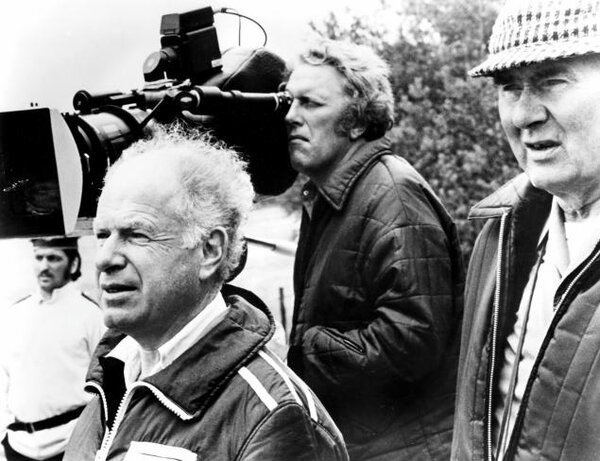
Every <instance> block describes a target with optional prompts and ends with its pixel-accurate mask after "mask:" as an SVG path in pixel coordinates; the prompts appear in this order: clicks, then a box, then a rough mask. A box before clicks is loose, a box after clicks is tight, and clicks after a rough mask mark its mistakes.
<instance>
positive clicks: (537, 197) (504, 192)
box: [469, 173, 552, 219]
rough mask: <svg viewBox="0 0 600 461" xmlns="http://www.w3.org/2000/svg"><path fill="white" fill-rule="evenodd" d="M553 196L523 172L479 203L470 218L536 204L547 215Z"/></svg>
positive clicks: (493, 215) (500, 213) (492, 216)
mask: <svg viewBox="0 0 600 461" xmlns="http://www.w3.org/2000/svg"><path fill="white" fill-rule="evenodd" d="M551 202H552V196H551V195H550V194H549V193H548V192H545V191H543V190H541V189H537V188H536V187H534V186H533V185H532V184H531V182H530V181H529V178H528V177H527V175H526V174H525V173H521V174H520V175H518V176H517V177H516V178H514V179H512V180H511V181H509V182H508V183H506V184H505V185H504V186H502V187H501V188H500V189H498V190H497V191H496V192H494V193H493V194H491V195H489V196H488V197H486V198H485V199H483V200H482V201H480V202H479V203H477V204H476V205H475V206H473V208H471V211H470V213H469V219H480V218H495V217H498V216H501V215H502V214H503V213H505V212H510V211H515V212H518V211H519V210H521V209H523V208H525V209H530V207H532V206H534V207H536V208H541V209H543V210H541V211H542V212H543V214H544V215H545V216H547V213H548V212H549V210H550V203H551Z"/></svg>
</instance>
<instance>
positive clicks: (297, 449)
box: [236, 404, 348, 461]
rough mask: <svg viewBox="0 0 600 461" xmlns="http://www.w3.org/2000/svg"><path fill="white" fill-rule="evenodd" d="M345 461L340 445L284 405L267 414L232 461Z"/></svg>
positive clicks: (299, 412)
mask: <svg viewBox="0 0 600 461" xmlns="http://www.w3.org/2000/svg"><path fill="white" fill-rule="evenodd" d="M268 459H273V460H274V459H285V460H287V461H320V460H323V461H347V460H348V455H347V453H346V451H345V449H344V445H343V444H342V443H340V442H339V441H338V440H336V438H335V436H334V435H333V434H331V433H329V431H328V430H327V429H326V428H325V427H323V426H320V425H318V424H317V425H316V427H315V426H313V423H312V422H311V419H310V417H309V416H308V415H307V414H306V412H305V411H304V410H303V409H302V408H301V407H300V406H298V405H295V404H285V405H280V406H278V407H277V408H276V409H275V410H273V411H271V412H270V413H269V414H268V415H267V416H266V417H265V418H264V419H263V420H262V422H261V423H260V424H259V425H258V427H257V428H256V429H255V430H254V432H253V433H252V435H251V436H250V437H249V439H248V440H247V441H246V443H245V444H244V446H243V447H242V449H241V451H240V453H239V454H238V456H237V457H236V461H262V460H268Z"/></svg>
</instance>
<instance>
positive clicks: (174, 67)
mask: <svg viewBox="0 0 600 461" xmlns="http://www.w3.org/2000/svg"><path fill="white" fill-rule="evenodd" d="M160 33H161V35H162V36H161V39H160V43H161V46H162V49H161V50H160V51H157V52H155V53H152V54H151V55H150V56H148V58H146V61H145V62H144V66H143V71H144V79H145V80H146V81H147V82H152V81H156V80H162V79H165V78H166V79H173V80H178V81H183V80H185V79H189V80H190V81H191V82H192V83H194V84H200V83H202V82H204V81H205V80H207V79H208V78H210V77H212V76H213V75H216V74H217V73H218V72H219V71H220V70H221V67H222V62H221V51H220V49H219V40H218V37H217V29H216V28H215V26H214V13H213V10H212V8H211V7H206V8H200V9H198V10H194V11H189V12H187V13H182V14H177V13H173V14H166V15H164V16H163V17H162V20H161V25H160Z"/></svg>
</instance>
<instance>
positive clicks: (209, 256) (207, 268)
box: [198, 227, 229, 280]
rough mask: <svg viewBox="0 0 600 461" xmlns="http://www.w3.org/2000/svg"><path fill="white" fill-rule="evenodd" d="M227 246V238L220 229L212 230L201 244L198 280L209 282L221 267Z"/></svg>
mask: <svg viewBox="0 0 600 461" xmlns="http://www.w3.org/2000/svg"><path fill="white" fill-rule="evenodd" d="M228 246H229V237H228V236H227V232H225V229H223V228H222V227H216V228H215V229H213V230H212V231H211V233H210V235H209V236H208V238H207V239H206V240H204V242H203V243H202V248H201V250H202V261H201V262H200V270H199V273H198V277H199V278H200V280H209V279H210V278H211V277H212V276H213V275H214V274H215V273H216V272H217V271H218V269H219V267H221V264H222V262H223V259H224V258H225V254H226V252H227V247H228Z"/></svg>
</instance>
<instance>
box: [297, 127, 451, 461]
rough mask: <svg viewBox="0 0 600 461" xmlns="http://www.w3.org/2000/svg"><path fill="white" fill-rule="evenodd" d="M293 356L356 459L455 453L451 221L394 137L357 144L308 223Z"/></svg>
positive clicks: (322, 190) (443, 457)
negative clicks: (395, 149)
mask: <svg viewBox="0 0 600 461" xmlns="http://www.w3.org/2000/svg"><path fill="white" fill-rule="evenodd" d="M294 283H295V293H296V301H295V309H294V325H293V331H292V333H291V339H290V343H291V348H290V352H289V355H288V363H289V364H290V366H291V367H292V369H294V370H295V371H296V372H297V373H298V374H299V376H300V377H301V378H303V379H304V380H305V381H306V382H307V383H308V384H309V386H311V388H313V390H315V393H316V394H317V395H318V396H319V398H320V399H321V401H322V402H323V403H324V405H325V407H326V408H327V409H328V410H329V412H330V413H331V415H332V417H333V419H334V421H335V422H336V424H338V426H339V427H340V430H341V431H342V433H343V434H344V438H345V440H346V443H347V446H348V451H349V453H350V458H351V459H354V460H366V459H373V460H374V459H377V460H384V459H386V460H388V459H389V460H394V461H395V460H400V459H410V460H412V461H416V460H444V461H447V460H448V458H449V456H450V445H451V439H452V421H453V411H454V397H455V385H456V370H457V367H458V344H459V340H460V319H461V317H462V290H463V267H462V258H461V254H460V249H459V244H458V239H457V236H456V230H455V227H454V224H453V222H452V220H451V219H450V217H449V215H448V214H447V212H446V210H445V209H444V207H443V206H442V205H441V203H440V201H439V200H438V199H437V198H436V197H435V195H434V193H433V192H432V190H431V188H430V187H429V186H428V185H427V183H426V182H425V180H424V179H423V178H422V177H421V176H420V175H419V174H418V173H417V172H416V171H415V170H414V168H412V167H411V166H410V165H409V164H408V162H406V161H405V160H404V159H402V158H400V157H398V156H395V155H393V154H392V152H391V150H390V143H389V141H388V140H387V139H385V138H383V139H379V140H376V141H373V142H369V143H367V144H365V145H364V146H362V147H361V148H360V149H359V150H357V151H356V152H354V153H353V155H352V157H351V158H350V159H349V160H348V161H347V162H345V163H344V164H343V165H341V166H340V167H339V168H338V169H337V170H336V171H335V172H334V174H333V175H332V176H331V177H330V178H329V179H328V181H327V183H326V184H324V185H323V186H322V187H321V188H320V189H319V195H318V198H317V201H316V202H315V204H314V208H313V210H312V217H311V219H310V220H308V219H307V216H306V215H305V216H304V217H303V222H302V224H301V232H300V241H299V246H298V250H297V253H296V264H295V273H294Z"/></svg>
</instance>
